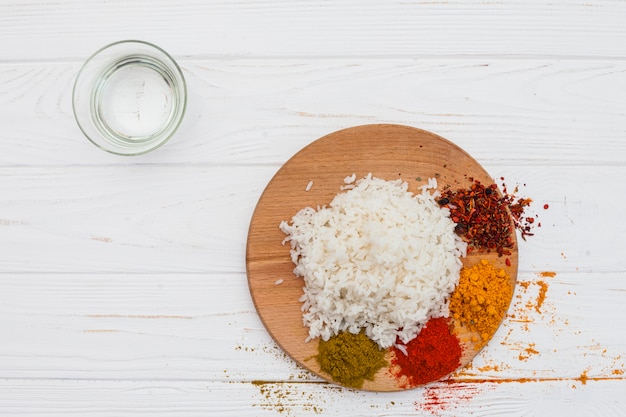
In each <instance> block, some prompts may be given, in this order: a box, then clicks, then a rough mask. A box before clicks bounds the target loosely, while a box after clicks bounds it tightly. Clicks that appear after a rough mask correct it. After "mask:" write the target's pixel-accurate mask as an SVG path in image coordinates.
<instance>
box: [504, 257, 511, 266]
mask: <svg viewBox="0 0 626 417" xmlns="http://www.w3.org/2000/svg"><path fill="white" fill-rule="evenodd" d="M504 263H505V264H506V266H511V260H510V259H509V258H506V259H505V260H504Z"/></svg>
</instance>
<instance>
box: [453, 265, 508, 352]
mask: <svg viewBox="0 0 626 417" xmlns="http://www.w3.org/2000/svg"><path fill="white" fill-rule="evenodd" d="M512 296H513V286H512V285H511V282H510V277H509V276H508V275H507V273H506V272H505V271H504V269H496V268H494V266H493V265H491V264H490V263H489V261H487V260H485V259H483V260H481V261H480V262H479V263H477V264H475V265H473V266H472V267H470V268H463V269H461V274H460V278H459V284H458V285H457V287H456V290H455V291H454V292H453V293H452V296H451V297H450V315H451V317H454V319H456V320H458V321H460V322H461V323H463V324H464V325H465V326H466V327H467V328H468V329H469V330H470V331H472V332H477V333H478V335H479V337H480V338H476V340H473V342H474V343H476V344H477V346H479V347H481V346H484V345H485V344H486V343H487V341H488V340H489V339H490V338H491V336H492V335H493V333H495V331H496V330H497V328H498V326H499V325H500V322H501V321H502V319H503V318H504V315H505V313H506V310H507V308H508V305H509V302H510V300H511V298H512Z"/></svg>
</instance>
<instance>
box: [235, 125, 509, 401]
mask: <svg viewBox="0 0 626 417" xmlns="http://www.w3.org/2000/svg"><path fill="white" fill-rule="evenodd" d="M368 173H371V174H372V175H373V176H375V177H378V178H382V179H386V180H394V179H398V178H400V179H402V180H403V181H406V182H407V183H408V184H409V191H412V192H413V193H418V192H420V190H419V188H418V187H419V186H421V185H424V184H426V183H427V182H428V179H429V178H436V179H437V182H438V189H439V190H442V189H443V188H444V187H445V186H450V187H451V188H452V189H453V190H456V189H459V188H467V187H469V186H470V184H471V183H470V179H469V178H470V177H471V178H473V179H476V180H479V181H480V182H481V183H483V184H485V185H488V184H492V183H493V182H494V181H493V178H492V177H490V176H489V174H487V172H486V171H485V170H484V169H483V168H482V167H481V166H480V164H479V163H478V162H476V161H475V160H474V159H473V158H472V157H471V156H470V155H468V154H467V153H466V152H465V151H463V150H462V149H460V148H459V147H458V146H456V145H455V144H453V143H452V142H450V141H448V140H446V139H444V138H442V137H439V136H437V135H435V134H432V133H429V132H426V131H423V130H420V129H416V128H412V127H408V126H399V125H389V124H377V125H364V126H357V127H352V128H348V129H344V130H340V131H338V132H335V133H331V134H329V135H327V136H324V137H322V138H321V139H318V140H317V141H315V142H313V143H311V144H310V145H308V146H307V147H305V148H304V149H302V150H301V151H300V152H298V153H297V154H296V155H294V156H293V157H292V158H291V159H290V160H289V161H287V163H285V164H284V165H283V166H282V167H281V168H280V170H279V171H278V172H277V173H276V175H275V176H274V177H273V178H272V180H271V181H270V183H269V184H268V185H267V188H266V189H265V191H264V192H263V194H262V195H261V198H260V200H259V202H258V205H257V207H256V209H255V212H254V214H253V216H252V220H251V223H250V229H249V234H248V242H247V253H246V267H247V273H248V284H249V287H250V293H251V296H252V299H253V301H254V304H255V307H256V309H257V311H258V314H259V316H260V318H261V320H262V321H263V323H264V325H265V327H266V328H267V330H268V332H269V333H270V335H271V336H272V337H273V338H274V340H275V341H276V342H277V343H278V345H280V347H281V348H282V349H283V350H284V351H285V352H286V353H287V354H288V355H290V356H291V357H292V358H293V359H294V360H295V361H296V362H297V363H298V364H300V365H301V366H303V367H305V368H307V369H308V370H310V371H312V372H314V373H315V374H317V375H319V376H321V377H323V378H325V379H327V380H328V381H331V382H333V381H332V379H331V378H330V376H329V375H326V374H325V373H323V372H321V371H320V368H319V365H318V363H317V360H316V359H315V356H316V355H317V353H318V352H317V348H318V340H312V341H310V342H308V343H305V339H306V338H307V335H308V329H307V328H306V327H304V326H303V324H302V311H301V310H300V307H301V303H300V302H299V301H298V299H299V298H300V296H301V295H302V287H303V285H304V281H303V280H302V278H300V277H296V276H295V275H294V274H293V272H292V271H293V269H294V264H293V263H292V261H291V257H290V254H289V250H290V247H289V244H285V245H282V241H283V239H284V238H285V235H284V234H283V233H282V232H281V231H280V229H279V224H280V222H281V221H283V220H286V221H289V220H291V218H292V217H293V216H294V215H295V214H296V213H297V212H298V211H299V210H300V209H302V208H304V207H307V206H310V207H314V208H317V207H318V206H323V205H328V203H330V201H331V200H332V199H333V198H334V196H335V195H336V194H337V193H339V192H341V191H340V187H341V186H342V185H344V182H343V179H344V178H345V177H347V176H350V175H352V174H356V177H357V179H359V178H363V177H364V176H366V175H367V174H368ZM311 181H312V186H311V187H310V189H309V190H308V191H307V188H308V187H307V186H308V185H310V182H311ZM513 239H514V242H515V246H514V249H513V250H512V252H513V253H512V254H511V255H510V256H508V257H507V258H508V259H509V260H510V263H511V265H510V266H506V265H505V259H504V257H498V256H497V254H495V253H490V254H485V253H479V252H477V251H473V252H471V253H470V254H468V256H467V257H466V258H464V259H463V264H464V266H470V265H473V264H475V263H477V262H478V261H479V260H481V259H488V260H489V261H490V262H491V263H492V264H493V265H494V266H495V267H498V268H505V269H506V271H507V273H508V274H509V276H510V277H511V284H512V285H515V282H516V279H517V265H518V256H517V255H518V253H517V242H516V237H515V234H513ZM281 280H282V281H281ZM281 282H282V283H281ZM509 303H510V300H509ZM455 327H456V328H457V331H458V336H459V339H460V340H461V343H462V346H463V350H464V354H463V357H462V359H461V366H465V365H466V364H468V363H469V362H470V361H471V360H472V359H473V358H474V356H475V355H476V354H477V353H478V351H479V349H480V348H479V347H478V346H475V345H474V344H473V343H472V341H471V340H472V336H473V335H472V334H470V333H469V332H467V330H465V329H463V328H462V327H461V326H460V325H459V324H458V323H455ZM389 355H390V353H389ZM363 389H364V390H369V391H399V390H403V389H405V388H403V387H402V386H401V385H400V384H399V383H398V381H397V380H396V379H395V378H394V377H393V376H392V375H391V374H390V372H389V370H388V369H385V368H384V369H381V370H380V371H379V372H378V373H377V374H376V376H375V378H374V380H373V381H365V384H364V385H363Z"/></svg>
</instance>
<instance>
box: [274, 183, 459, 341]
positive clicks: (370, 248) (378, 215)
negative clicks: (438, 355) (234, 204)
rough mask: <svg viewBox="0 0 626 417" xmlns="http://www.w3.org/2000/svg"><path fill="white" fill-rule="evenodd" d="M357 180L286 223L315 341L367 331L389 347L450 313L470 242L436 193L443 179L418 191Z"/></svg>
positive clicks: (305, 312) (283, 227)
mask: <svg viewBox="0 0 626 417" xmlns="http://www.w3.org/2000/svg"><path fill="white" fill-rule="evenodd" d="M355 179H356V176H352V177H346V179H345V180H344V182H345V183H346V184H348V185H353V188H351V189H349V190H347V191H345V192H340V193H339V194H337V195H336V196H335V198H334V199H333V201H332V202H331V203H330V205H329V206H327V207H326V206H325V207H318V209H317V210H316V209H313V208H311V207H307V208H304V209H302V210H300V211H299V212H298V213H297V214H296V215H295V216H294V217H293V218H292V220H291V221H290V222H286V221H283V222H282V223H281V224H280V229H281V230H282V231H283V232H284V233H285V234H287V237H286V238H285V242H290V245H291V259H292V261H293V263H294V264H295V265H296V267H295V269H294V273H295V274H296V275H297V276H301V277H303V278H304V284H305V285H304V288H303V290H304V294H303V295H302V297H301V298H300V301H301V302H302V303H303V304H302V311H303V322H304V325H305V326H307V327H308V328H309V337H308V338H307V341H308V340H311V339H314V338H317V337H321V338H322V339H324V340H328V339H329V338H330V337H331V336H333V335H336V334H337V333H338V332H340V331H349V332H352V333H358V332H359V331H361V329H365V332H366V334H367V336H368V337H370V338H371V339H372V340H374V341H375V342H377V343H378V344H379V346H381V347H383V348H386V347H389V346H391V345H393V344H394V343H395V342H396V337H399V338H400V340H401V341H402V342H403V343H407V342H408V341H410V340H411V339H413V338H414V337H415V336H416V335H417V334H418V333H419V331H420V330H421V328H422V326H423V325H424V323H426V321H428V319H429V318H431V317H446V316H448V314H449V311H448V297H449V295H450V293H451V292H452V291H453V290H454V288H455V286H456V284H457V283H458V279H459V272H460V270H461V266H462V264H461V259H460V258H461V256H465V250H466V244H465V243H464V242H463V241H462V240H461V239H460V238H459V237H458V236H457V235H456V233H455V232H454V227H455V223H454V222H453V221H452V220H451V219H450V217H449V214H450V213H449V210H448V209H445V208H441V207H440V206H439V204H438V203H437V202H436V200H435V198H436V197H437V196H439V193H438V191H436V190H435V191H434V192H433V193H431V192H430V191H429V189H433V188H435V189H436V187H437V183H436V180H435V179H431V180H429V183H428V184H427V185H426V186H424V187H422V190H421V193H419V194H416V195H413V194H412V193H411V192H409V191H408V184H407V183H406V182H403V181H402V180H395V181H385V180H382V179H379V178H375V177H372V176H371V174H370V175H368V176H366V177H365V178H362V179H359V180H358V181H356V183H354V181H355ZM285 242H283V243H285Z"/></svg>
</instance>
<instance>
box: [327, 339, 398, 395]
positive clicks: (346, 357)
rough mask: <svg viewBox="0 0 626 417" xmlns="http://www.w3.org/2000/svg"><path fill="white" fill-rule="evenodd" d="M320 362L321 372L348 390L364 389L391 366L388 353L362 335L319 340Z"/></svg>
mask: <svg viewBox="0 0 626 417" xmlns="http://www.w3.org/2000/svg"><path fill="white" fill-rule="evenodd" d="M318 350H319V353H318V355H317V356H316V359H317V362H318V363H319V365H320V368H321V370H322V371H324V372H326V373H327V374H329V375H330V376H331V377H332V378H333V380H334V381H336V382H339V383H340V384H342V385H344V386H346V387H352V388H361V387H362V386H363V383H364V382H365V380H366V379H367V380H370V381H372V380H373V379H374V375H376V372H378V370H379V369H380V368H382V367H386V366H388V363H387V361H386V360H385V354H386V350H381V349H380V348H379V347H378V344H376V342H374V341H373V340H371V339H370V338H369V337H367V336H366V335H365V333H363V332H361V333H358V334H353V333H350V332H342V333H339V334H338V335H336V336H333V337H331V338H330V339H328V341H324V340H320V342H319V348H318Z"/></svg>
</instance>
